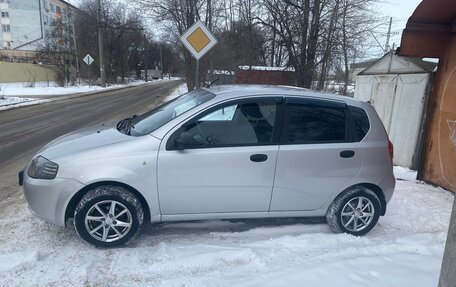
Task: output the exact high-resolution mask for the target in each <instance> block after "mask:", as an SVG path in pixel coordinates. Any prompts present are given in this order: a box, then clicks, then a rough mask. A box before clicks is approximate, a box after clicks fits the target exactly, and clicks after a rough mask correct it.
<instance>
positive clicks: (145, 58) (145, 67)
mask: <svg viewBox="0 0 456 287" xmlns="http://www.w3.org/2000/svg"><path fill="white" fill-rule="evenodd" d="M147 69H148V68H147V36H146V33H144V79H145V81H146V82H148V81H149V79H148V75H147Z"/></svg>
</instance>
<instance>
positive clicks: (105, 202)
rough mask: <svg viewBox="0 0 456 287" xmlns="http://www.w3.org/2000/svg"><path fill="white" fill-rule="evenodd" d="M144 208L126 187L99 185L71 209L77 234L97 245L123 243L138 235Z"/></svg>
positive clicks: (115, 245) (108, 245)
mask: <svg viewBox="0 0 456 287" xmlns="http://www.w3.org/2000/svg"><path fill="white" fill-rule="evenodd" d="M143 222H144V211H143V207H142V205H141V203H140V202H139V200H138V199H137V198H136V197H135V196H134V195H133V194H132V193H131V192H129V191H128V190H127V189H126V188H123V187H120V186H114V185H107V186H98V187H95V188H94V189H92V190H90V191H89V192H87V194H85V195H84V197H83V198H82V199H81V201H80V202H79V204H78V205H77V207H76V209H75V212H74V227H75V229H76V232H77V233H78V235H79V237H81V238H82V239H84V240H85V241H87V242H88V243H90V244H92V245H95V246H96V247H102V248H110V247H118V246H122V245H125V244H127V243H129V242H131V241H132V240H133V239H134V238H136V237H137V236H138V235H139V231H140V229H141V227H142V225H143Z"/></svg>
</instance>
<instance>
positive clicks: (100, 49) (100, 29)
mask: <svg viewBox="0 0 456 287" xmlns="http://www.w3.org/2000/svg"><path fill="white" fill-rule="evenodd" d="M101 20H102V19H101V0H97V26H98V52H99V55H100V60H99V64H100V78H101V86H102V87H106V70H105V63H104V45H103V26H102V24H103V23H102V21H101Z"/></svg>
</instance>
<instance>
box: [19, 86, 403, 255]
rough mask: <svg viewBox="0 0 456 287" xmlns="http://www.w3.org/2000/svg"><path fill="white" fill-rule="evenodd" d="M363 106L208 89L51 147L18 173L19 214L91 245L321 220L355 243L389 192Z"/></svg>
mask: <svg viewBox="0 0 456 287" xmlns="http://www.w3.org/2000/svg"><path fill="white" fill-rule="evenodd" d="M392 156H393V147H392V144H391V142H390V141H389V140H388V136H387V134H386V132H385V129H384V127H383V125H382V122H381V121H380V118H379V117H378V115H377V114H376V112H375V110H374V109H373V108H372V107H371V106H370V105H369V104H368V103H362V102H359V101H356V100H353V99H351V98H347V97H340V96H334V95H328V94H323V93H316V92H311V91H309V90H305V89H299V88H292V87H270V86H218V87H214V88H204V89H199V90H196V91H192V92H189V93H187V94H185V95H182V96H180V97H178V98H176V99H174V100H172V101H170V102H167V103H164V104H163V105H161V106H159V107H157V108H155V109H154V110H151V111H150V112H147V113H145V114H143V115H140V116H133V117H131V118H128V119H124V120H121V121H120V122H118V123H117V124H116V123H113V124H105V125H101V126H97V127H93V128H89V129H85V130H81V131H77V132H74V133H71V134H68V135H65V136H63V137H61V138H58V139H56V140H54V141H53V142H51V143H49V144H48V145H47V146H45V147H44V148H43V149H42V150H41V151H39V152H38V154H37V155H36V156H35V157H34V158H33V160H32V161H31V162H30V164H29V165H28V166H27V167H26V168H25V169H24V171H22V172H21V173H20V174H19V177H20V182H21V183H22V184H23V187H24V193H25V197H26V198H27V201H28V203H29V208H30V210H31V211H32V213H34V214H35V215H36V216H38V217H40V218H42V219H44V220H45V221H48V222H51V223H54V224H58V225H62V226H65V224H66V223H67V220H68V219H70V218H73V219H74V226H75V229H76V231H77V233H78V234H79V236H80V237H82V238H83V239H84V240H86V241H87V242H89V243H91V244H93V245H96V246H99V247H113V246H119V245H123V244H125V243H127V242H129V241H131V240H132V239H133V238H134V237H135V236H136V235H138V233H139V231H140V229H141V226H142V225H143V224H144V223H145V222H163V221H182V220H203V219H238V218H266V217H323V216H326V219H327V222H328V224H329V226H330V228H331V229H332V230H333V231H335V232H346V233H349V234H353V235H363V234H365V233H367V232H369V231H370V230H371V229H372V228H373V227H374V226H375V224H376V223H377V221H378V219H379V217H380V216H381V215H384V214H385V212H386V205H387V203H388V202H389V201H390V200H391V197H392V195H393V191H394V187H395V179H394V176H393V167H392V162H391V160H392Z"/></svg>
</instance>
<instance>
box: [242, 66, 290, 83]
mask: <svg viewBox="0 0 456 287" xmlns="http://www.w3.org/2000/svg"><path fill="white" fill-rule="evenodd" d="M234 83H235V84H265V85H287V86H295V85H296V77H295V72H294V71H293V70H291V69H287V68H283V67H262V66H253V67H252V69H250V68H249V67H248V66H241V67H239V68H238V69H237V70H236V71H235V74H234Z"/></svg>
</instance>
